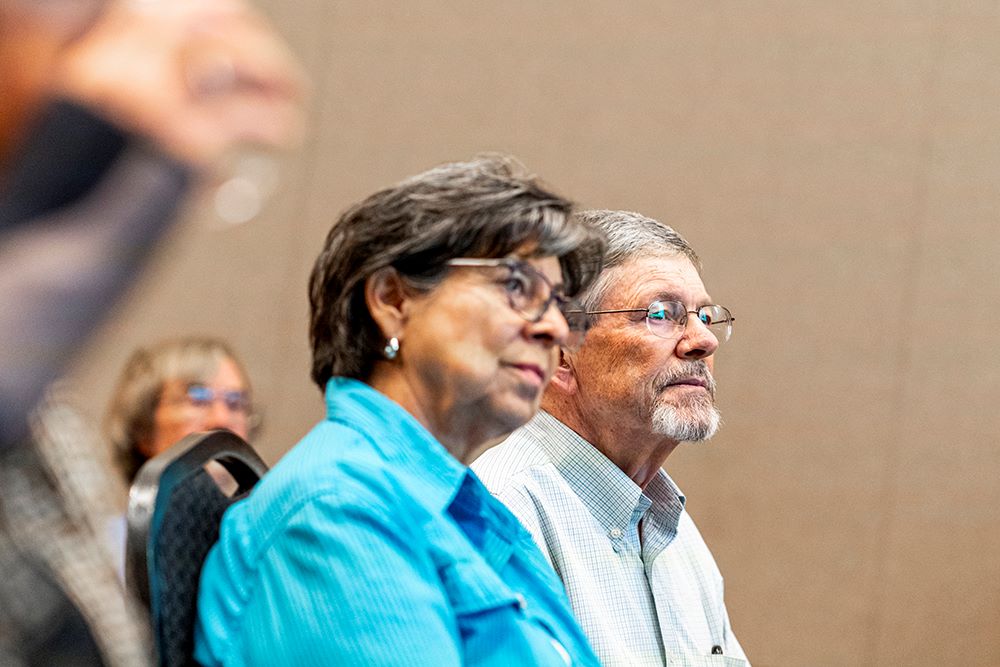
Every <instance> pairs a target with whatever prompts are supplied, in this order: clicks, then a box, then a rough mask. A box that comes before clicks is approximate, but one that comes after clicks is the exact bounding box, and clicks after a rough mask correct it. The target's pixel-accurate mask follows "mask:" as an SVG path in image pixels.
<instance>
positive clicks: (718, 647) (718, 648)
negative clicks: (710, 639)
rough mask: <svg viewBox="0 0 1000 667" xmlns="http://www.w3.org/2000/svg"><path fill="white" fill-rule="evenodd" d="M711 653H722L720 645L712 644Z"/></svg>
mask: <svg viewBox="0 0 1000 667" xmlns="http://www.w3.org/2000/svg"><path fill="white" fill-rule="evenodd" d="M712 655H722V647H721V646H718V645H716V646H713V647H712Z"/></svg>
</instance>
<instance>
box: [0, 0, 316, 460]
mask: <svg viewBox="0 0 1000 667" xmlns="http://www.w3.org/2000/svg"><path fill="white" fill-rule="evenodd" d="M36 4H37V5H39V7H41V8H39V7H36V6H35V5H36ZM92 17H93V18H92ZM0 86H2V88H0V90H2V95H0V126H2V129H0V369H2V373H0V446H6V445H9V444H11V443H13V442H16V441H17V440H19V439H21V438H22V437H24V435H25V432H26V423H25V418H24V415H25V413H26V412H27V411H28V410H29V409H30V408H31V406H32V405H34V403H35V402H36V401H37V400H38V398H39V396H40V394H41V392H42V390H43V389H44V387H45V386H46V385H47V384H48V383H49V382H51V381H52V380H53V379H54V378H55V377H56V376H57V375H58V374H59V373H60V371H61V370H62V369H63V367H64V365H65V363H66V362H67V360H68V359H69V357H70V356H71V355H72V353H73V352H75V351H76V350H78V349H79V348H80V347H81V345H82V343H83V342H84V341H85V340H86V337H87V334H88V333H89V332H90V331H91V330H92V329H93V328H94V327H95V326H96V325H97V323H98V322H99V321H100V318H101V316H102V315H103V314H104V312H105V311H106V310H107V309H108V308H109V307H110V306H111V305H112V304H113V302H114V300H115V297H117V296H118V295H120V293H121V292H122V291H124V289H125V288H127V287H128V285H129V283H130V280H131V278H132V277H133V276H134V274H135V273H136V272H137V270H138V269H139V268H140V266H141V264H142V261H143V259H145V257H146V256H147V255H148V253H149V252H150V251H151V250H152V249H153V247H154V246H155V244H156V242H157V241H158V240H159V238H160V237H161V236H162V234H163V233H164V232H165V231H166V230H167V229H168V228H169V227H170V223H171V222H172V220H173V219H174V217H175V214H176V212H177V209H178V207H179V205H180V204H181V202H182V198H183V195H184V194H185V193H187V192H188V191H189V190H190V189H191V187H192V185H193V184H194V182H195V181H196V180H197V177H198V176H200V175H202V174H205V173H207V172H208V171H209V170H210V168H211V166H212V165H213V164H217V163H218V162H219V160H220V159H221V158H222V156H223V155H225V154H227V153H228V152H231V151H232V150H233V149H234V148H236V147H237V146H240V145H245V144H253V145H262V146H266V147H278V148H281V147H287V146H290V145H292V144H294V143H296V142H297V141H298V139H299V137H300V135H301V131H302V126H303V112H302V109H303V98H304V89H305V86H304V81H303V77H302V75H301V73H300V71H299V69H298V67H297V65H296V64H295V61H294V59H293V58H292V57H291V55H290V54H289V52H288V51H287V50H286V48H285V47H284V45H283V44H282V43H281V42H280V41H279V40H278V39H277V37H276V36H275V35H274V33H273V32H272V31H271V30H270V28H269V27H268V25H267V23H266V22H265V21H264V20H263V19H262V18H261V17H260V16H259V15H258V14H256V13H254V12H253V11H251V10H250V9H249V8H248V7H247V6H246V5H245V4H243V3H241V2H236V1H235V0H208V1H201V0H170V1H169V2H166V1H165V2H157V1H153V2H148V1H147V2H140V1H139V0H136V1H134V2H131V3H125V2H122V3H107V4H102V3H100V2H94V1H93V0H50V1H49V2H46V3H29V2H27V0H25V1H24V2H23V3H22V2H19V1H18V0H0Z"/></svg>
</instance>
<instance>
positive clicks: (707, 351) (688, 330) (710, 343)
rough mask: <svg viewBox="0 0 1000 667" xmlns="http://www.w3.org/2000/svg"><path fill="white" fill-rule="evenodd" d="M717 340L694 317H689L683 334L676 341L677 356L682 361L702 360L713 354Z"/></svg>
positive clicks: (716, 346)
mask: <svg viewBox="0 0 1000 667" xmlns="http://www.w3.org/2000/svg"><path fill="white" fill-rule="evenodd" d="M718 348H719V339H718V338H716V337H715V334H714V333H712V330H711V329H709V328H708V327H707V326H705V323H704V322H702V321H701V318H699V317H698V316H696V315H693V316H692V315H689V316H688V320H687V324H685V325H684V332H683V333H682V334H681V338H680V340H678V341H677V356H678V357H681V358H682V359H704V358H705V357H710V356H712V355H713V354H715V351H716V350H717V349H718Z"/></svg>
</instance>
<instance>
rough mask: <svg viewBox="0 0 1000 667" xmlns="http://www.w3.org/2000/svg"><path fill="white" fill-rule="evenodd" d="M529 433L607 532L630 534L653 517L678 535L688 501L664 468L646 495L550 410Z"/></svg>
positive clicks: (527, 428) (533, 423) (528, 426)
mask: <svg viewBox="0 0 1000 667" xmlns="http://www.w3.org/2000/svg"><path fill="white" fill-rule="evenodd" d="M524 429H525V431H526V432H527V433H528V434H529V435H531V436H532V437H533V438H534V439H535V440H536V441H537V442H538V443H539V444H540V446H541V448H542V449H543V450H545V452H546V453H547V454H548V456H549V458H550V460H551V461H552V463H553V464H554V465H555V467H556V469H557V470H558V471H559V473H560V475H562V477H563V479H565V480H566V482H567V483H568V484H569V485H570V487H571V488H572V489H573V492H574V493H575V494H576V495H577V497H578V498H580V500H581V501H582V502H583V504H584V505H586V507H587V509H588V510H589V511H590V513H591V514H592V515H593V516H594V518H595V519H597V521H598V522H599V523H600V524H601V525H602V526H603V527H604V530H605V531H606V532H608V533H610V532H611V531H613V530H615V529H617V530H623V531H624V530H625V529H626V528H627V527H628V526H629V525H631V524H634V523H638V522H639V520H640V519H642V518H643V516H645V515H646V513H647V512H648V513H649V514H650V515H651V517H655V521H656V523H657V524H658V527H659V528H660V529H661V530H664V531H666V532H668V533H676V530H677V523H678V522H679V521H680V515H681V512H682V511H683V510H684V504H685V498H684V495H683V494H682V493H681V491H680V489H679V488H678V487H677V485H676V484H674V482H673V480H672V479H670V477H669V476H668V475H667V473H666V472H664V471H663V470H662V469H661V470H659V471H658V472H657V473H656V477H654V478H653V480H652V481H651V482H650V483H649V484H648V485H647V486H646V489H645V493H643V490H642V489H640V488H639V485H638V484H636V483H635V482H634V481H632V478H631V477H629V476H628V475H626V474H625V473H624V472H623V471H622V470H621V468H619V467H618V466H617V465H615V464H614V462H613V461H611V459H609V458H608V457H606V456H605V455H604V454H603V453H602V452H601V451H600V450H599V449H597V448H596V447H594V446H593V445H592V444H590V443H589V442H587V441H586V440H585V439H583V438H582V437H580V435H579V434H577V433H576V432H575V431H574V430H573V429H571V428H569V427H568V426H566V425H565V424H563V423H562V422H561V421H559V420H558V419H556V418H555V417H553V416H552V415H550V414H549V413H547V412H545V411H544V410H542V411H540V412H539V413H538V415H537V416H536V417H535V418H534V419H533V420H531V421H530V422H528V424H526V425H525V426H524Z"/></svg>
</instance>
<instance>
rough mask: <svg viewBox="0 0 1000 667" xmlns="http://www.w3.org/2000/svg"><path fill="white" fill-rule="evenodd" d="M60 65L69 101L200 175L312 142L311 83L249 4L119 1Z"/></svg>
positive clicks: (230, 0)
mask: <svg viewBox="0 0 1000 667" xmlns="http://www.w3.org/2000/svg"><path fill="white" fill-rule="evenodd" d="M59 60H60V62H59V66H58V69H57V72H56V81H55V89H56V90H57V91H58V92H59V93H60V94H61V95H63V96H65V97H68V98H70V99H73V100H76V101H78V102H80V103H82V104H84V105H86V106H89V107H91V108H94V109H96V110H97V111H98V112H99V113H102V114H104V115H105V116H107V117H109V118H110V119H111V120H113V121H114V122H116V123H119V124H121V125H122V126H123V127H125V128H127V129H130V130H132V131H134V132H138V133H141V134H143V135H145V136H147V137H148V138H150V139H152V140H153V141H154V142H155V143H157V144H159V145H160V146H161V147H162V148H163V149H165V150H166V151H167V152H169V153H171V154H173V155H174V156H175V157H177V158H179V159H181V160H184V161H186V162H188V163H190V164H192V165H194V166H196V167H205V166H208V165H211V164H213V163H217V162H218V161H219V160H220V159H221V158H222V156H224V155H225V154H227V153H228V152H230V151H232V150H234V149H235V148H237V147H238V146H239V145H244V144H252V145H259V146H263V147H266V148H278V149H280V148H289V147H292V146H294V145H296V144H297V143H298V142H299V141H301V138H302V133H303V127H304V114H305V112H304V105H305V98H306V87H307V86H306V79H305V76H304V75H303V73H302V70H301V69H300V67H299V65H298V64H297V62H296V61H295V59H294V57H293V56H292V55H291V53H290V51H289V50H288V49H287V47H286V46H285V44H284V43H283V42H282V41H281V40H280V38H279V37H278V36H277V35H276V34H275V32H274V31H273V30H272V29H271V27H270V26H269V24H268V23H267V21H266V20H265V19H264V18H263V17H262V16H261V15H260V14H259V13H257V12H256V11H254V10H253V9H251V8H250V7H249V6H248V5H247V4H246V3H245V2H243V1H242V0H112V1H111V2H109V3H108V5H107V8H106V9H105V11H104V12H103V13H102V14H101V16H100V17H99V18H98V19H97V20H96V22H95V23H94V24H93V25H92V26H91V28H90V29H89V30H88V31H87V32H86V33H85V34H84V35H83V36H81V37H80V38H79V39H77V40H75V41H73V42H72V43H71V44H70V45H69V46H67V47H66V49H65V51H64V52H63V53H62V54H61V56H60V59H59Z"/></svg>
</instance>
